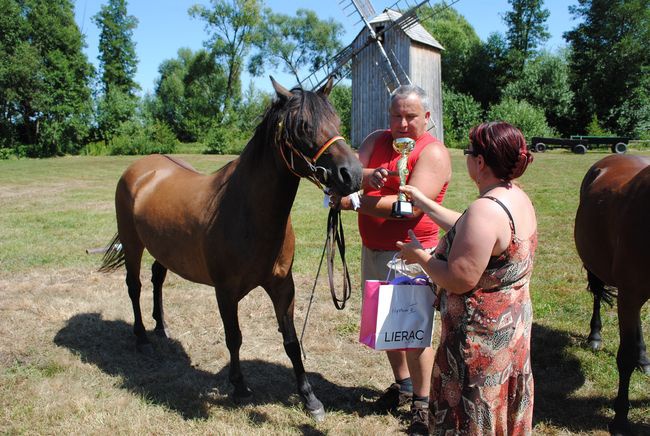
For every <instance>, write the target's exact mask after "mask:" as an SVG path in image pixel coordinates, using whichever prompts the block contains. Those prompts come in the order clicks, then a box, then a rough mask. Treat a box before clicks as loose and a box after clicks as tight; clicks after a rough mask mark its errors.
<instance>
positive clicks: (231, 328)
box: [215, 288, 252, 402]
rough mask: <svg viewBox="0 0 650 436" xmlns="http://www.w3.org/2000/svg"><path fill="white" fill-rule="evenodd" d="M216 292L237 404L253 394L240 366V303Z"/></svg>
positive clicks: (230, 377) (234, 397)
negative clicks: (238, 308) (238, 307)
mask: <svg viewBox="0 0 650 436" xmlns="http://www.w3.org/2000/svg"><path fill="white" fill-rule="evenodd" d="M215 292H216V294H217V304H218V305H219V313H220V314H221V320H222V321H223V328H224V331H225V333H226V346H227V347H228V351H229V352H230V365H229V370H228V379H229V380H230V383H231V384H232V385H233V386H234V387H235V391H234V392H233V400H234V401H235V402H240V401H245V400H247V399H249V398H250V397H251V395H252V392H251V390H250V389H249V388H248V386H246V382H245V381H244V375H243V374H242V372H241V366H240V364H239V348H240V347H241V330H239V315H238V313H237V306H238V301H237V300H236V299H235V297H234V296H233V295H230V294H228V293H227V292H219V289H217V288H215ZM233 294H234V293H233Z"/></svg>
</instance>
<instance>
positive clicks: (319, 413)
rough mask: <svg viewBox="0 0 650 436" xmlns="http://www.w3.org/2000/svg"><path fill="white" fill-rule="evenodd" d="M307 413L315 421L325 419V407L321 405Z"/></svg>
mask: <svg viewBox="0 0 650 436" xmlns="http://www.w3.org/2000/svg"><path fill="white" fill-rule="evenodd" d="M309 414H310V415H311V417H312V418H314V421H316V422H323V421H325V408H324V407H323V406H321V407H319V408H318V409H316V410H310V411H309Z"/></svg>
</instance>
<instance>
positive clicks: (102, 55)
mask: <svg viewBox="0 0 650 436" xmlns="http://www.w3.org/2000/svg"><path fill="white" fill-rule="evenodd" d="M93 21H94V22H95V23H96V24H97V26H98V27H99V29H100V34H99V56H98V59H99V66H100V71H101V83H102V95H101V97H100V99H99V102H98V116H97V124H98V129H99V133H100V137H101V138H102V139H104V141H106V142H109V141H110V139H111V137H112V136H113V135H114V134H115V133H116V132H117V130H118V129H119V126H120V124H121V123H124V122H126V121H128V120H131V119H132V118H133V117H134V116H135V109H136V107H137V95H136V92H137V90H138V89H140V87H139V86H138V84H137V83H136V82H135V80H134V77H135V72H136V69H137V63H138V59H137V57H136V54H135V43H134V42H133V40H132V37H133V29H135V28H136V27H137V25H138V20H137V19H136V18H135V17H133V16H131V15H127V2H126V0H108V3H107V4H106V5H104V6H102V7H101V10H100V11H99V12H98V13H97V14H96V15H95V16H94V17H93Z"/></svg>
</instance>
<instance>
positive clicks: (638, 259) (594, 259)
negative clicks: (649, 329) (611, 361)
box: [575, 155, 650, 434]
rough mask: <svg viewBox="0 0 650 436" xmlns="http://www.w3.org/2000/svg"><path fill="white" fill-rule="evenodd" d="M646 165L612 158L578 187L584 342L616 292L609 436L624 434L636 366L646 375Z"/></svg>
mask: <svg viewBox="0 0 650 436" xmlns="http://www.w3.org/2000/svg"><path fill="white" fill-rule="evenodd" d="M648 222H650V159H648V158H645V157H641V156H630V155H613V156H607V157H605V158H604V159H601V160H600V161H598V162H596V163H595V164H594V165H593V166H592V167H591V168H590V169H589V171H588V172H587V174H586V175H585V177H584V179H583V181H582V186H581V187H580V205H579V206H578V211H577V214H576V222H575V242H576V248H577V249H578V254H579V255H580V258H581V259H582V262H583V263H584V266H585V268H586V269H587V273H588V278H589V289H590V290H591V291H592V292H593V293H594V313H593V316H592V320H591V329H592V330H591V334H590V335H589V341H590V343H591V345H592V347H593V348H598V346H599V345H600V340H601V339H600V327H601V325H600V313H599V310H600V300H601V299H605V300H606V301H607V298H608V296H609V298H610V299H611V298H612V297H613V295H614V294H613V293H612V291H610V290H607V289H606V288H605V286H607V287H612V288H617V289H618V292H617V293H616V299H617V309H618V329H619V337H620V344H619V347H618V353H617V355H616V364H617V366H618V375H619V381H618V395H617V397H616V401H615V403H614V412H615V416H614V420H613V421H612V422H611V423H610V425H609V430H610V432H611V433H612V434H629V433H630V432H631V429H630V423H629V421H628V418H627V414H628V411H629V401H628V391H629V385H630V377H631V375H632V371H633V370H634V368H635V367H636V366H640V367H641V368H642V369H643V370H644V371H645V372H646V373H649V372H650V361H649V360H648V356H647V354H646V347H645V343H644V341H643V333H642V330H641V308H642V306H643V304H644V303H645V302H646V301H647V300H648V298H650V251H649V250H650V232H649V231H648Z"/></svg>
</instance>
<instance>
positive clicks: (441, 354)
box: [397, 122, 537, 435]
mask: <svg viewBox="0 0 650 436" xmlns="http://www.w3.org/2000/svg"><path fill="white" fill-rule="evenodd" d="M469 137H470V145H469V147H468V148H467V150H465V152H464V153H465V155H467V172H468V173H469V176H470V178H471V179H472V180H473V181H474V183H475V184H476V186H477V188H478V192H479V197H478V199H477V200H474V202H472V203H471V204H470V206H469V207H468V208H467V210H466V211H465V212H463V213H462V214H460V213H458V212H455V211H452V210H449V209H446V208H444V207H443V206H441V205H440V204H437V203H435V202H433V201H431V200H430V199H428V198H427V197H425V196H423V195H422V194H421V193H420V192H419V191H418V190H417V189H416V188H413V187H411V186H408V185H407V186H405V187H403V188H402V190H403V191H404V192H406V193H407V194H408V195H409V197H410V198H411V200H412V201H413V203H414V206H416V207H418V208H420V209H422V210H423V211H424V212H425V213H426V214H428V215H429V216H430V217H431V218H432V219H433V220H434V221H435V222H436V223H438V225H439V226H440V227H441V228H443V229H444V230H445V231H446V232H447V233H446V234H445V236H444V238H443V239H442V240H441V241H440V243H439V244H438V246H437V247H436V249H435V251H434V253H433V255H432V254H430V253H429V252H428V251H426V250H425V249H423V248H422V246H421V245H420V243H419V241H418V240H417V239H416V238H415V235H411V238H412V241H411V242H408V243H403V242H398V243H397V245H398V248H399V249H400V256H401V257H402V259H404V260H405V261H406V262H407V263H416V262H417V263H418V264H420V265H421V266H422V268H423V269H424V270H425V271H426V272H427V274H429V276H430V277H431V279H432V280H433V282H434V283H436V285H437V286H438V287H439V289H440V294H439V295H440V311H441V314H442V336H441V342H440V346H439V347H438V350H437V352H436V357H435V363H434V368H433V376H432V384H431V400H430V410H431V413H430V415H429V416H430V419H429V426H430V429H431V430H432V431H433V432H434V433H435V434H445V432H446V431H448V430H452V431H453V432H460V433H462V434H472V435H476V434H493V435H495V434H498V435H506V434H507V435H519V434H531V433H532V417H533V376H532V372H531V365H530V331H531V324H532V307H531V301H530V294H529V290H528V285H529V281H530V276H531V272H532V266H533V257H534V253H535V248H536V246H537V220H536V218H535V210H534V208H533V205H532V203H531V201H530V199H529V198H528V196H527V195H526V193H525V192H524V191H523V190H521V189H520V188H519V187H518V186H516V185H514V184H513V183H512V180H513V179H516V178H517V177H519V176H521V175H522V174H523V173H524V171H525V170H526V167H527V166H528V164H529V163H530V162H532V160H533V158H532V156H531V154H530V152H529V151H528V150H527V149H526V141H525V139H524V137H523V135H522V134H521V132H520V131H519V130H518V129H516V128H515V127H513V126H511V125H510V124H507V123H504V122H491V123H484V124H481V125H479V126H477V127H475V128H473V129H472V130H471V131H470V134H469Z"/></svg>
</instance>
